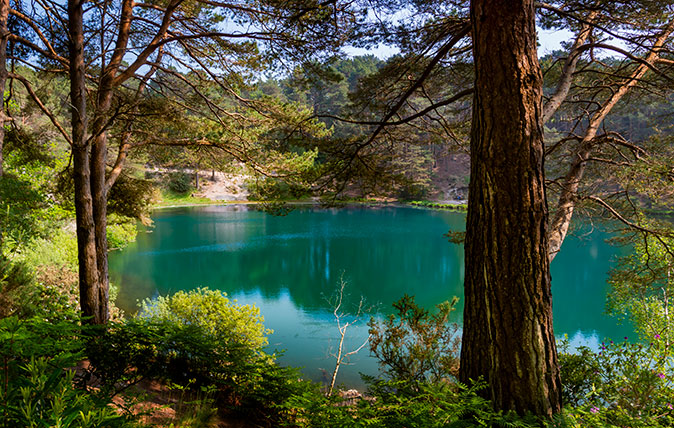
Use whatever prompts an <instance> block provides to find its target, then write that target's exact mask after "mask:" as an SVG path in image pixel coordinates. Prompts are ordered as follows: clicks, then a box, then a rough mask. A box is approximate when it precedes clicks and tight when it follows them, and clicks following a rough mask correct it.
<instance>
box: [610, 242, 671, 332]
mask: <svg viewBox="0 0 674 428" xmlns="http://www.w3.org/2000/svg"><path fill="white" fill-rule="evenodd" d="M673 244H674V239H672V238H667V237H656V236H653V235H649V236H646V237H644V239H643V241H641V242H637V243H636V244H635V245H634V252H633V253H632V254H630V255H629V256H627V257H623V258H622V259H621V260H620V264H619V266H618V268H616V269H614V270H613V271H612V272H611V274H610V279H609V284H610V286H611V289H610V291H609V294H608V298H607V311H608V312H609V313H611V314H613V315H616V316H617V317H618V318H619V319H621V320H625V319H627V320H630V321H632V323H633V324H634V326H635V327H636V330H637V332H638V333H639V335H640V336H641V338H642V339H644V340H646V341H651V340H653V339H654V337H655V336H656V335H657V336H658V337H662V338H663V339H664V340H665V341H666V342H667V343H670V344H671V343H674V320H672V319H671V317H672V315H671V314H673V313H674V255H673V254H672V250H673V249H674V246H673Z"/></svg>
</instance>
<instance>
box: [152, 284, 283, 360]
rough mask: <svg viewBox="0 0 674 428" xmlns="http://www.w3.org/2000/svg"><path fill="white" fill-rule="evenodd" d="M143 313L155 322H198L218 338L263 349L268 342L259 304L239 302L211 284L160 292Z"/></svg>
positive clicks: (214, 338) (196, 324) (251, 347)
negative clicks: (164, 292)
mask: <svg viewBox="0 0 674 428" xmlns="http://www.w3.org/2000/svg"><path fill="white" fill-rule="evenodd" d="M140 314H141V315H140V316H141V317H142V318H144V319H147V320H149V321H151V322H163V321H171V322H174V323H179V324H182V325H190V326H198V327H199V328H201V329H203V331H204V333H206V334H207V335H209V336H210V338H211V339H212V340H214V341H218V342H220V343H223V344H226V345H239V346H245V347H247V348H250V349H253V350H255V351H261V350H262V348H263V347H264V346H266V345H267V337H266V335H267V334H270V333H271V330H268V329H265V327H264V324H263V323H264V318H263V317H262V315H260V310H259V309H258V308H257V307H255V306H249V305H237V304H236V301H233V302H232V301H230V300H229V299H228V298H227V295H226V294H225V293H222V292H220V291H216V290H209V289H207V288H199V289H196V290H191V291H188V292H184V291H179V292H177V293H175V294H174V295H172V296H167V297H162V296H159V297H157V298H156V299H154V300H149V299H147V300H145V301H143V303H142V308H141V311H140Z"/></svg>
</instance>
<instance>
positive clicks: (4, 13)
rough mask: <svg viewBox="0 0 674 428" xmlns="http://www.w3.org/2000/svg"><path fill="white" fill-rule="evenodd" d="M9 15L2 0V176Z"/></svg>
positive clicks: (0, 45)
mask: <svg viewBox="0 0 674 428" xmlns="http://www.w3.org/2000/svg"><path fill="white" fill-rule="evenodd" d="M8 17H9V0H0V95H1V98H0V177H2V174H3V169H4V159H3V157H2V149H3V146H4V142H5V122H6V121H7V115H6V114H5V96H4V94H5V84H6V83H7V39H8V37H9V31H8V30H7V18H8Z"/></svg>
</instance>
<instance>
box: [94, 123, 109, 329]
mask: <svg viewBox="0 0 674 428" xmlns="http://www.w3.org/2000/svg"><path fill="white" fill-rule="evenodd" d="M99 117H101V116H99ZM96 128H98V127H97V126H95V127H94V129H96ZM106 153H107V134H106V133H105V131H103V132H102V133H101V134H98V136H97V137H96V138H95V139H94V144H93V147H92V154H91V189H92V192H91V193H92V198H93V200H92V203H93V214H94V229H95V232H96V265H97V269H98V287H97V288H98V294H97V298H98V302H99V303H98V311H99V319H100V320H101V321H102V322H103V323H106V322H107V321H108V318H109V310H108V300H109V298H108V297H109V296H108V295H109V288H110V287H109V280H108V238H107V224H108V222H107V215H108V214H107V207H108V192H107V188H106V185H105V165H106Z"/></svg>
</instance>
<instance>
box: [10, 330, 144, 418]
mask: <svg viewBox="0 0 674 428" xmlns="http://www.w3.org/2000/svg"><path fill="white" fill-rule="evenodd" d="M80 336H81V328H80V327H79V326H78V325H77V324H76V323H72V322H59V323H50V322H45V321H43V320H40V319H31V320H23V321H22V320H19V319H18V318H17V317H8V318H4V319H1V320H0V359H1V360H2V361H3V364H2V367H1V368H0V385H2V388H0V418H2V422H3V426H16V427H52V426H58V427H125V426H131V423H130V421H129V420H127V419H126V418H124V417H122V416H120V415H119V414H117V413H115V412H114V410H113V409H112V408H111V407H110V406H109V404H110V401H108V400H105V399H101V397H100V396H97V395H95V394H92V393H90V392H88V391H86V390H84V389H79V388H76V386H75V384H76V382H75V375H76V373H75V371H74V370H72V367H74V366H75V365H76V364H77V363H78V362H79V361H80V360H81V359H82V358H83V357H84V354H83V353H82V351H83V349H84V346H83V342H82V341H81V340H80Z"/></svg>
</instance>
